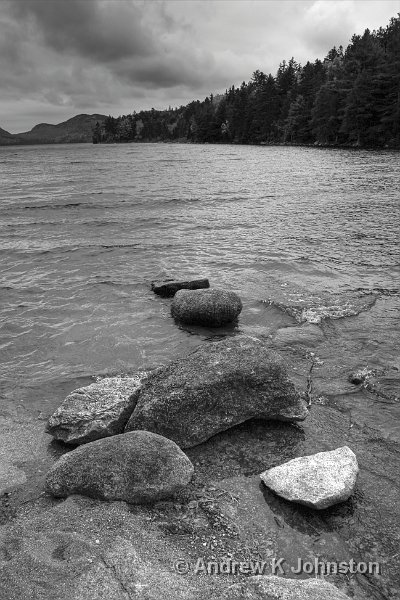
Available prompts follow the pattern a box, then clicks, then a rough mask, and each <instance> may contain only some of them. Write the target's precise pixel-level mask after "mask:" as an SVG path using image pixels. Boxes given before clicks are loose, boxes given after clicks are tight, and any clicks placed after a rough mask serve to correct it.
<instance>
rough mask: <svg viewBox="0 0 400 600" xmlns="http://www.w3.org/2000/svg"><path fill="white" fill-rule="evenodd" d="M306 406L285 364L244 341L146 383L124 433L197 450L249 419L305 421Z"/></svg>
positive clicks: (207, 349)
mask: <svg viewBox="0 0 400 600" xmlns="http://www.w3.org/2000/svg"><path fill="white" fill-rule="evenodd" d="M307 414H308V410H307V406H306V402H305V400H304V398H303V397H302V395H301V394H300V393H299V391H298V390H297V389H296V387H295V385H294V383H293V382H292V381H291V380H290V378H289V376H288V374H287V370H286V366H285V363H284V361H283V359H282V358H281V357H280V356H278V355H277V354H276V353H275V352H273V351H271V350H270V349H268V348H267V347H266V346H265V345H264V344H263V343H262V342H261V341H260V340H257V339H253V338H248V337H246V336H237V337H228V338H226V339H225V340H223V341H220V342H208V343H205V344H204V345H203V346H201V347H200V348H198V349H197V350H196V351H195V352H193V353H191V354H189V355H188V356H186V357H184V358H181V359H179V360H178V361H176V362H174V363H172V364H170V365H168V366H166V367H163V368H162V369H160V370H158V371H157V372H155V373H154V374H152V375H151V376H150V377H149V378H148V379H147V380H146V382H145V383H144V384H143V387H142V391H141V393H140V397H139V400H138V403H137V405H136V408H135V410H134V411H133V413H132V416H131V418H130V419H129V421H128V424H127V426H126V429H125V430H126V431H132V430H135V429H146V430H148V431H154V432H155V433H159V434H160V435H164V436H166V437H168V438H169V439H171V440H174V441H175V442H176V443H177V444H178V445H179V446H181V447H182V448H189V447H191V446H196V445H197V444H200V443H202V442H204V441H206V440H207V439H208V438H210V437H211V436H213V435H215V434H216V433H218V432H220V431H225V430H226V429H229V428H230V427H233V426H234V425H237V424H239V423H243V422H244V421H247V420H248V419H251V418H261V419H275V420H279V421H302V420H303V419H305V418H306V416H307Z"/></svg>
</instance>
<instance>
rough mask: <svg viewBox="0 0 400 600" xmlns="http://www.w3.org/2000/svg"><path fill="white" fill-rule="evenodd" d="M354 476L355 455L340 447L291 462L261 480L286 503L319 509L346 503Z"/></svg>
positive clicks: (262, 475) (354, 480)
mask: <svg viewBox="0 0 400 600" xmlns="http://www.w3.org/2000/svg"><path fill="white" fill-rule="evenodd" d="M357 475H358V464H357V458H356V455H355V454H354V452H353V451H352V450H350V448H348V447H347V446H343V447H342V448H338V449H337V450H332V451H330V452H318V453H317V454H314V455H312V456H301V457H300V458H294V459H293V460H290V461H289V462H287V463H285V464H283V465H279V466H278V467H274V468H272V469H269V470H268V471H265V472H264V473H262V474H261V475H260V477H261V479H262V481H263V482H264V483H265V485H266V486H267V487H269V488H270V489H271V490H273V491H274V492H275V493H276V494H278V495H279V496H282V497H283V498H285V499H286V500H290V501H291V502H297V503H299V504H304V505H306V506H311V507H312V508H318V509H322V508H328V507H329V506H332V505H333V504H337V503H338V502H344V501H345V500H348V498H350V496H351V495H352V493H353V491H354V488H355V485H356V481H357Z"/></svg>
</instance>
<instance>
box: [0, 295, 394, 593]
mask: <svg viewBox="0 0 400 600" xmlns="http://www.w3.org/2000/svg"><path fill="white" fill-rule="evenodd" d="M200 291H201V292H203V290H200ZM204 292H205V293H207V290H204ZM234 318H235V317H234ZM322 343H323V334H321V330H320V329H319V328H318V327H316V326H309V327H308V326H300V327H290V328H285V329H282V330H279V331H278V332H277V333H276V334H275V335H273V336H272V337H271V336H269V335H268V334H266V335H265V336H258V337H257V338H255V337H253V336H248V335H243V334H240V335H234V336H228V337H227V338H225V339H223V340H221V341H220V340H217V341H206V342H204V343H203V344H202V345H201V346H200V347H199V348H198V349H197V350H196V351H195V352H192V353H191V354H189V355H187V356H183V357H182V359H181V360H179V361H176V362H174V363H172V364H170V365H167V366H166V367H162V368H160V369H156V370H155V371H154V372H153V373H150V374H137V375H136V376H133V375H131V376H127V377H126V378H114V379H108V380H107V379H103V380H100V381H98V382H97V383H95V384H93V385H92V386H89V387H86V388H80V389H79V390H76V391H75V392H72V393H71V394H70V395H69V396H67V398H66V399H65V401H64V403H63V404H62V405H61V407H60V408H59V409H58V410H57V411H56V412H55V413H54V414H53V415H52V416H50V418H49V420H48V423H47V425H46V424H45V423H44V421H41V420H38V419H34V418H30V419H27V418H26V416H25V415H21V414H20V413H19V412H18V410H17V409H15V411H13V412H12V413H11V412H10V413H8V414H4V415H2V416H1V421H0V427H1V434H2V435H1V437H0V456H1V457H2V463H1V471H0V484H1V493H2V496H1V502H0V506H1V512H0V516H1V523H2V524H1V528H0V597H1V598H2V599H3V598H4V600H11V599H13V600H14V599H17V598H18V599H20V598H21V599H23V600H25V599H26V600H30V599H31V598H35V599H36V598H37V599H43V600H47V599H49V600H50V599H51V600H53V598H54V599H56V600H58V599H59V600H66V599H67V598H68V599H70V598H73V599H75V600H84V599H86V598H88V599H89V598H90V599H91V600H96V599H99V600H100V598H103V597H107V598H111V599H116V600H130V599H133V598H144V599H153V598H154V600H155V599H156V598H157V599H158V598H166V599H169V598H170V599H171V600H172V599H175V598H176V599H180V598H182V599H193V600H195V599H196V600H197V599H199V600H200V598H211V599H213V598H215V599H216V598H225V599H226V600H228V599H232V600H236V599H239V598H241V599H244V598H256V599H257V598H260V599H261V598H282V597H284V598H288V599H289V600H290V599H293V600H296V599H297V598H299V599H300V598H312V599H314V598H315V599H319V598H321V600H322V599H327V598H332V599H338V600H339V599H340V598H346V597H351V598H355V599H359V600H362V599H365V600H367V599H370V598H372V599H376V600H383V599H385V598H389V599H392V598H396V597H398V594H399V591H400V579H399V573H398V569H397V565H398V539H399V537H400V524H399V516H400V500H399V498H400V494H399V489H398V488H399V484H398V481H397V480H396V478H397V473H398V466H399V453H398V447H397V446H396V444H393V443H390V442H385V441H384V440H382V439H380V438H378V437H377V436H376V434H375V433H374V432H373V430H369V429H368V428H366V427H359V426H357V425H356V424H354V423H349V419H348V415H346V414H344V413H341V412H339V411H338V410H335V409H334V408H332V407H329V406H326V405H325V402H324V395H323V393H324V392H325V393H328V392H329V389H328V388H329V376H330V374H329V373H326V372H324V365H323V364H321V363H320V364H319V362H318V360H317V359H316V349H317V348H318V346H319V345H320V344H322ZM326 382H328V383H326ZM361 384H362V382H361V383H360V385H361ZM343 385H354V384H352V383H350V382H349V381H346V382H343ZM46 427H47V431H48V432H50V433H51V435H52V436H54V437H55V438H56V439H57V440H60V441H51V436H50V433H47V432H46ZM124 431H125V432H124ZM66 442H67V444H68V445H66ZM182 449H183V450H182ZM296 460H297V462H296ZM260 475H261V477H262V480H261V479H260ZM357 475H358V476H357ZM307 476H309V477H310V482H307ZM311 484H315V485H311ZM339 484H343V490H342V494H341V495H335V494H336V491H335V490H336V489H337V486H338V485H339ZM310 485H311V487H312V488H318V489H311V491H310ZM278 488H279V489H278ZM333 488H335V490H334V492H332V489H333ZM288 489H289V491H290V493H289V495H288ZM321 489H322V492H324V493H325V494H326V496H327V497H328V496H329V502H326V500H323V501H322V502H321V501H320V500H316V501H314V499H313V502H314V503H313V502H311V503H310V502H309V499H308V496H307V498H305V499H306V501H304V494H305V493H306V494H307V495H309V494H311V495H312V496H313V498H314V496H315V495H316V496H315V497H318V498H319V494H320V493H321ZM116 490H117V492H116ZM272 490H274V491H272ZM293 491H295V493H296V494H297V495H295V496H293V495H292V496H290V494H293ZM299 493H300V496H299ZM60 498H62V499H60ZM285 498H286V499H285ZM299 560H300V561H301V564H304V565H306V564H307V565H308V564H310V565H312V568H311V570H309V572H307V569H308V567H307V569H304V570H303V571H301V570H300V572H297V571H298V568H297V567H298V564H299ZM233 563H234V564H236V565H239V566H236V567H232V564H233ZM333 563H336V564H337V563H343V565H347V566H349V568H348V570H347V571H346V570H344V571H343V572H332V571H325V572H324V568H323V565H325V566H326V565H327V564H333ZM364 563H377V564H379V569H378V570H377V569H376V568H375V569H372V571H371V572H369V571H368V572H364V570H363V568H359V569H357V565H364ZM207 565H211V566H207ZM223 565H225V567H224V566H223ZM226 565H228V566H226ZM246 565H247V566H246ZM254 565H261V567H260V566H258V567H257V566H256V567H255V566H254ZM321 565H322V566H321ZM239 567H240V568H239ZM254 568H255V569H256V572H254ZM257 568H262V572H261V573H260V572H257ZM207 569H209V572H208V571H207ZM235 569H236V570H235ZM246 569H247V570H246ZM333 571H334V569H333ZM254 575H257V576H254ZM271 576H275V577H271ZM276 576H278V578H277V577H276Z"/></svg>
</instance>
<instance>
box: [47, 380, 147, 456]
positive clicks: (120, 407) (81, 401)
mask: <svg viewBox="0 0 400 600" xmlns="http://www.w3.org/2000/svg"><path fill="white" fill-rule="evenodd" d="M140 387H141V379H140V377H107V378H105V379H102V380H101V381H99V382H97V383H92V385H89V386H87V387H82V388H79V389H77V390H74V391H73V392H72V393H71V394H69V396H67V397H66V399H65V400H64V402H63V403H62V404H61V406H60V407H59V408H58V409H57V410H56V411H55V413H53V414H52V415H51V417H50V418H49V420H48V422H47V428H46V431H47V432H48V433H50V434H51V435H52V436H53V437H54V438H55V439H56V440H61V441H62V442H65V443H66V444H75V445H78V444H86V443H87V442H93V441H94V440H98V439H101V438H105V437H108V436H110V435H116V434H118V433H122V432H123V430H124V427H125V425H126V422H127V420H128V419H129V417H130V415H131V414H132V411H133V409H134V408H135V406H136V402H137V399H138V396H139V392H140Z"/></svg>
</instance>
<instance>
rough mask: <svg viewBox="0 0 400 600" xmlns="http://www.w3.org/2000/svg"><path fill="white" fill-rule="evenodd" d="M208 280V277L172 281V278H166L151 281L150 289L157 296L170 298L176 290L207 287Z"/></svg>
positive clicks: (208, 285)
mask: <svg viewBox="0 0 400 600" xmlns="http://www.w3.org/2000/svg"><path fill="white" fill-rule="evenodd" d="M209 287H210V282H209V281H208V279H192V280H189V281H174V280H173V279H167V280H166V281H153V282H152V284H151V289H152V290H153V292H154V293H155V294H157V296H163V297H164V298H171V297H172V296H175V294H176V292H177V291H178V290H199V289H202V288H209Z"/></svg>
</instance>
